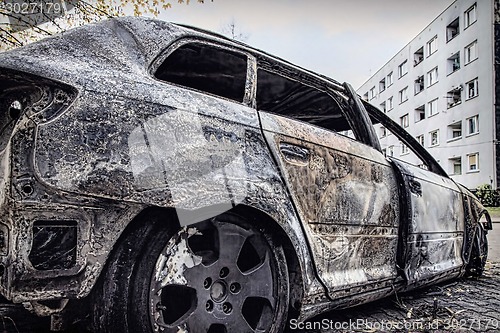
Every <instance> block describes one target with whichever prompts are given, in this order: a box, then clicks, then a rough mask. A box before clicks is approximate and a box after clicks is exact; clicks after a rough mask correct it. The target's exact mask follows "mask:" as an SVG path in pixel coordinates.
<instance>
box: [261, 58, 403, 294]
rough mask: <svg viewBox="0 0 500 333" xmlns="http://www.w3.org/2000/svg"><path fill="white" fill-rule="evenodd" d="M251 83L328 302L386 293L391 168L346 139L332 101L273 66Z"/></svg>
mask: <svg viewBox="0 0 500 333" xmlns="http://www.w3.org/2000/svg"><path fill="white" fill-rule="evenodd" d="M261 65H262V64H261ZM262 67H264V68H262ZM257 82H258V84H257V108H258V110H259V116H260V119H261V124H262V128H263V130H264V135H265V138H266V140H267V142H268V145H269V146H270V148H271V151H272V153H273V155H274V157H275V158H276V160H277V162H278V165H279V166H280V169H281V171H282V173H283V178H284V179H285V181H286V183H287V185H288V188H289V189H290V191H291V196H292V198H293V201H294V204H295V206H296V209H297V211H298V214H299V215H300V217H301V219H302V221H303V225H304V230H305V233H306V235H307V238H308V240H309V243H310V246H311V248H312V253H313V258H314V260H315V263H316V267H317V271H318V275H319V277H320V278H321V280H322V281H323V283H324V284H325V285H326V287H327V289H328V291H329V294H330V296H331V297H332V298H337V299H338V298H341V297H343V296H347V295H351V294H356V293H359V294H361V293H363V292H369V291H373V290H378V293H373V294H378V295H379V294H380V293H384V292H387V293H389V292H390V291H392V288H391V286H392V284H393V283H394V280H395V279H396V277H397V269H396V250H397V246H398V228H399V220H400V217H399V211H400V208H399V200H398V187H397V180H396V176H395V174H394V170H393V168H392V165H391V164H390V163H389V162H388V161H387V160H386V159H385V158H384V156H383V155H382V153H381V152H380V151H378V150H376V149H374V148H372V147H370V146H368V145H366V144H364V143H362V142H359V141H357V140H355V139H353V138H352V135H351V137H348V136H346V134H348V133H349V131H350V130H351V127H350V126H349V121H348V120H347V119H346V117H345V115H344V110H345V109H346V108H347V104H346V99H345V98H343V97H342V96H340V94H339V95H338V96H337V98H336V99H334V98H332V97H333V96H332V93H330V94H328V93H326V92H325V91H321V90H320V89H318V88H315V87H314V86H313V85H312V84H311V85H308V84H305V83H304V81H302V80H299V79H298V78H297V76H294V79H292V78H291V76H288V75H287V73H286V70H285V69H284V70H282V71H280V70H279V69H277V66H265V65H262V66H261V67H260V68H259V69H258V72H257ZM342 100H343V101H342ZM315 125H318V126H315ZM351 133H352V132H351Z"/></svg>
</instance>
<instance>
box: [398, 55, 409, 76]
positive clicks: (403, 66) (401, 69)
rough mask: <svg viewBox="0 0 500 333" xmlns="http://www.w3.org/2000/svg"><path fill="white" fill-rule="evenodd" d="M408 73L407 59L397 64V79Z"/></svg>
mask: <svg viewBox="0 0 500 333" xmlns="http://www.w3.org/2000/svg"><path fill="white" fill-rule="evenodd" d="M406 74H408V59H406V60H405V61H403V62H402V63H401V64H399V66H398V79H400V78H402V77H403V76H405V75H406Z"/></svg>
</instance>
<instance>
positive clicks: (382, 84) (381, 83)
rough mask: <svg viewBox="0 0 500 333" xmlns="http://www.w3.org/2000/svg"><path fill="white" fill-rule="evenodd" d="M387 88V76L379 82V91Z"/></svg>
mask: <svg viewBox="0 0 500 333" xmlns="http://www.w3.org/2000/svg"><path fill="white" fill-rule="evenodd" d="M384 90H385V77H384V78H383V79H382V80H380V82H379V83H378V91H379V92H382V91H384Z"/></svg>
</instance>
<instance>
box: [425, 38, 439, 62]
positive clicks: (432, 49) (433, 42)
mask: <svg viewBox="0 0 500 333" xmlns="http://www.w3.org/2000/svg"><path fill="white" fill-rule="evenodd" d="M426 46H427V54H426V55H427V58H428V57H430V56H431V55H433V54H434V53H436V52H437V50H438V36H437V35H435V36H434V37H432V38H431V39H429V41H428V42H427V44H426Z"/></svg>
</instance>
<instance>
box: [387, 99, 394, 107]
mask: <svg viewBox="0 0 500 333" xmlns="http://www.w3.org/2000/svg"><path fill="white" fill-rule="evenodd" d="M392 99H393V98H392V96H391V97H389V98H388V99H387V111H391V110H392V109H393V108H394V103H393V102H392Z"/></svg>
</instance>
